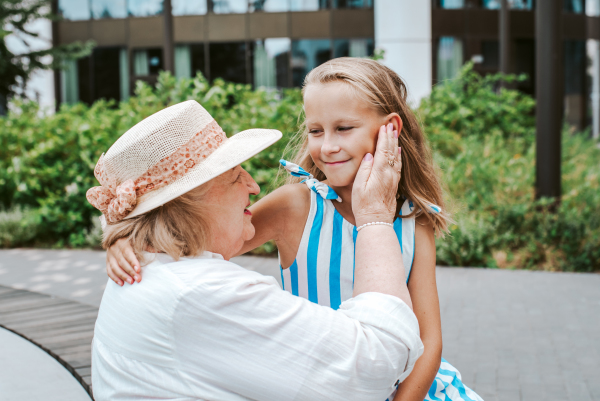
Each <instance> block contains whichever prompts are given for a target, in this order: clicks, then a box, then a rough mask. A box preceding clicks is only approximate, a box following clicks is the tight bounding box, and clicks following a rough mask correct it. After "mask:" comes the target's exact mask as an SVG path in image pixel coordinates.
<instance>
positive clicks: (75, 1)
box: [58, 0, 90, 21]
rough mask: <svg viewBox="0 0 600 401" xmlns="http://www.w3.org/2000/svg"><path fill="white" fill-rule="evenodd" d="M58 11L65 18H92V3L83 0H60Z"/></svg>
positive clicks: (73, 19) (75, 19)
mask: <svg viewBox="0 0 600 401" xmlns="http://www.w3.org/2000/svg"><path fill="white" fill-rule="evenodd" d="M58 12H59V14H60V15H62V16H63V18H65V19H68V20H72V21H77V20H86V19H90V5H89V3H88V2H87V1H81V0H59V1H58Z"/></svg>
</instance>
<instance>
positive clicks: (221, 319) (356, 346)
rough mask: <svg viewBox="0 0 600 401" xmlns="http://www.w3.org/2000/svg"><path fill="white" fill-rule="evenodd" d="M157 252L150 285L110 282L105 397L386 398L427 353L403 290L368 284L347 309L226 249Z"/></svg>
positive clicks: (101, 330) (101, 345) (98, 346)
mask: <svg viewBox="0 0 600 401" xmlns="http://www.w3.org/2000/svg"><path fill="white" fill-rule="evenodd" d="M147 255H152V254H147ZM151 257H153V258H154V261H153V262H152V263H151V264H149V265H147V266H145V267H144V268H143V269H144V271H143V274H144V280H143V281H142V282H141V283H139V284H135V285H133V286H125V287H123V288H121V287H119V286H117V285H116V284H115V283H113V282H112V281H111V280H109V281H108V284H107V287H106V290H105V292H104V296H103V298H102V304H101V305H100V311H99V314H98V320H97V321H96V328H95V332H94V342H93V348H92V384H93V390H94V397H95V399H96V401H103V400H114V401H118V400H133V399H136V400H138V399H150V398H151V399H161V400H277V401H283V400H311V401H316V400H333V399H337V400H350V399H352V400H376V401H381V400H385V399H386V397H388V396H389V395H390V394H391V393H392V392H393V390H394V389H395V387H396V385H397V383H398V382H399V381H400V382H401V381H403V380H404V378H406V377H407V376H408V374H409V373H410V372H411V370H412V369H413V366H414V364H415V362H416V360H417V358H418V357H419V356H420V355H421V354H422V353H423V343H422V342H421V339H420V338H419V326H418V323H417V319H416V317H415V315H414V314H413V312H412V311H411V309H410V308H409V307H408V306H407V305H406V304H405V303H404V302H402V301H401V300H400V299H399V298H396V297H393V296H390V295H384V294H379V293H364V294H361V295H359V296H357V297H355V298H351V299H349V300H348V301H346V302H344V303H342V305H341V306H340V308H339V310H337V311H335V310H333V309H331V308H327V307H324V306H320V305H317V304H313V303H311V302H309V301H307V300H306V299H303V298H300V297H295V296H293V295H291V294H289V293H288V292H285V291H282V290H281V288H280V287H279V285H278V284H277V282H276V281H275V279H274V278H272V277H267V276H263V275H261V274H259V273H256V272H253V271H249V270H246V269H244V268H242V267H240V266H238V265H236V264H234V263H231V262H228V261H225V260H223V258H222V257H221V256H220V255H217V254H211V253H209V252H206V253H205V254H204V255H202V256H201V257H198V258H183V259H181V260H179V261H177V262H176V261H174V260H173V259H171V258H170V257H168V256H166V255H162V254H161V255H152V256H151Z"/></svg>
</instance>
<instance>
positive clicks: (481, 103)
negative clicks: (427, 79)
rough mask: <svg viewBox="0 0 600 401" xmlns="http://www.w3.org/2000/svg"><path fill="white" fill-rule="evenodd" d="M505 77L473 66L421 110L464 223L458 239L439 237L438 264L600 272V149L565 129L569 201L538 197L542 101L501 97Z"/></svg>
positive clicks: (512, 94)
mask: <svg viewBox="0 0 600 401" xmlns="http://www.w3.org/2000/svg"><path fill="white" fill-rule="evenodd" d="M501 79H502V77H501V76H500V75H492V76H487V77H481V76H480V75H478V74H477V73H475V72H473V71H472V68H471V66H466V67H465V68H464V69H463V71H462V73H461V75H460V76H459V78H458V79H456V80H453V81H450V82H447V83H444V84H443V85H439V86H437V87H435V88H434V90H433V92H432V94H431V96H430V97H429V98H427V99H425V100H424V101H423V102H422V103H421V105H420V108H419V110H418V111H419V114H420V116H421V118H422V121H423V125H424V127H425V131H426V133H427V134H428V137H429V140H430V142H431V145H432V147H433V149H434V157H435V160H436V162H437V164H438V165H439V166H440V168H441V169H442V172H443V176H444V181H445V185H446V187H447V190H448V192H449V195H450V199H452V201H453V203H454V205H453V206H454V209H455V210H454V212H455V219H456V221H457V224H456V225H453V226H452V227H451V236H448V237H446V238H444V239H438V241H437V251H438V253H437V257H438V263H441V264H447V265H454V266H487V267H509V268H511V267H512V268H516V267H525V268H542V269H547V270H566V271H594V270H600V191H599V179H600V150H599V149H598V147H597V144H595V143H594V142H593V141H591V140H590V139H589V135H588V134H587V133H573V132H570V131H569V130H568V129H567V128H565V130H564V131H563V136H562V137H563V140H562V149H563V153H562V176H563V180H562V185H563V194H564V195H563V197H562V202H561V203H560V204H559V205H558V206H557V205H552V204H551V203H550V201H549V200H540V201H536V200H535V193H534V185H535V116H534V114H533V111H534V108H535V102H534V100H533V99H532V98H531V97H529V96H527V95H524V94H521V93H519V92H517V91H513V90H500V91H497V90H496V87H497V86H498V83H499V82H500V80H501ZM509 79H511V80H514V79H521V78H519V77H509ZM554 209H556V210H555V213H554V212H552V210H554Z"/></svg>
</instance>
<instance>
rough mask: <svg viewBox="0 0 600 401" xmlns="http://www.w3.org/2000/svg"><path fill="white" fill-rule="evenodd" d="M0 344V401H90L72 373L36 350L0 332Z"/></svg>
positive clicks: (14, 336) (1, 330)
mask: <svg viewBox="0 0 600 401" xmlns="http://www.w3.org/2000/svg"><path fill="white" fill-rule="evenodd" d="M0 344H1V348H0V400H3V401H4V400H6V401H13V400H14V401H90V396H89V395H88V394H87V393H86V392H85V390H84V389H83V387H81V385H80V384H79V383H78V382H77V381H75V380H74V379H73V376H72V375H71V373H69V372H68V371H67V370H66V369H65V368H64V367H63V366H62V365H61V364H59V363H58V362H56V360H54V358H52V357H51V356H50V355H48V354H47V353H46V352H44V351H42V350H41V349H40V348H38V347H37V346H35V345H33V344H32V343H30V342H29V341H27V340H25V339H24V338H22V337H20V336H18V335H16V334H14V333H12V332H10V331H8V330H5V329H3V328H0Z"/></svg>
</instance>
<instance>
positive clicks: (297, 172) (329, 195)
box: [279, 159, 342, 202]
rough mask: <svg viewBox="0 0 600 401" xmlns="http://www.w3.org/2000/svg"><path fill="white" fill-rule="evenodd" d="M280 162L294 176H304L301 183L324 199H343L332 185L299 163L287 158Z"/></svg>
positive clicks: (339, 200)
mask: <svg viewBox="0 0 600 401" xmlns="http://www.w3.org/2000/svg"><path fill="white" fill-rule="evenodd" d="M279 164H281V165H282V166H283V168H284V169H286V170H287V171H288V172H289V173H290V174H291V175H293V176H294V177H299V178H304V179H303V180H302V181H301V183H304V184H306V186H307V187H308V188H310V189H311V190H312V191H313V192H315V193H316V194H318V195H320V196H321V197H322V198H323V199H330V200H336V201H338V202H341V201H342V198H340V197H339V196H338V194H336V193H335V191H334V190H333V189H331V187H329V186H328V185H327V184H324V183H322V182H321V181H319V180H317V179H316V178H315V177H314V176H313V175H312V174H311V173H309V172H308V171H306V170H304V169H303V168H302V167H300V166H299V165H297V164H294V163H291V162H288V161H287V160H283V159H281V160H279Z"/></svg>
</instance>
